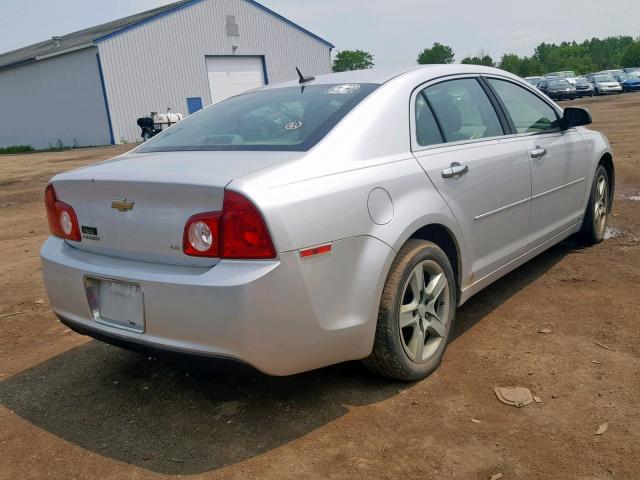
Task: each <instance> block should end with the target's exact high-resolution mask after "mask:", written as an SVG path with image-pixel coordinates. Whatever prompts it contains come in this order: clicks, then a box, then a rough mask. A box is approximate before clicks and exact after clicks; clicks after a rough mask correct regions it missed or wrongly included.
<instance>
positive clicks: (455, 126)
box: [423, 78, 504, 142]
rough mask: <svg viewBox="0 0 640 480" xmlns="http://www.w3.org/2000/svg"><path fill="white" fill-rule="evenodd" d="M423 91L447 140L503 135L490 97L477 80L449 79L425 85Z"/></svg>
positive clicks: (454, 140) (455, 140)
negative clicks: (428, 85)
mask: <svg viewBox="0 0 640 480" xmlns="http://www.w3.org/2000/svg"><path fill="white" fill-rule="evenodd" d="M423 93H424V95H425V97H426V99H427V101H428V102H429V105H430V106H431V109H432V110H433V113H434V114H435V117H436V119H437V121H438V124H439V126H440V129H441V131H442V134H443V135H444V140H445V141H446V142H458V141H463V140H471V139H476V138H485V137H495V136H498V135H503V134H504V131H503V130H502V125H501V124H500V120H499V119H498V115H497V114H496V111H495V109H494V108H493V105H492V104H491V102H490V100H489V97H487V95H486V94H485V92H484V90H483V89H482V87H481V86H480V83H478V81H477V80H476V79H471V78H466V79H460V80H448V81H445V82H442V83H438V84H436V85H433V86H431V87H427V88H426V89H425V90H423Z"/></svg>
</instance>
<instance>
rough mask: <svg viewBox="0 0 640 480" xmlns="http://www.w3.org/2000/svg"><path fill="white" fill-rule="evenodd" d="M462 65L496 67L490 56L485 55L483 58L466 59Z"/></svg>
mask: <svg viewBox="0 0 640 480" xmlns="http://www.w3.org/2000/svg"><path fill="white" fill-rule="evenodd" d="M460 63H464V64H466V65H484V66H485V67H495V66H496V64H495V63H494V61H493V58H491V56H490V55H483V56H482V57H465V58H463V59H462V62H460Z"/></svg>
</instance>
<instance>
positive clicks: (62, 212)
mask: <svg viewBox="0 0 640 480" xmlns="http://www.w3.org/2000/svg"><path fill="white" fill-rule="evenodd" d="M44 204H45V207H46V209H47V219H48V220H49V230H51V234H52V235H55V236H56V237H60V238H64V239H67V240H73V241H75V242H79V241H81V240H82V237H81V236H80V227H79V226H78V219H77V217H76V212H74V211H73V208H71V205H67V204H66V203H64V202H59V201H58V199H57V198H56V192H55V190H54V189H53V185H51V184H49V185H47V189H46V190H45V192H44Z"/></svg>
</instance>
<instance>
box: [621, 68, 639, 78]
mask: <svg viewBox="0 0 640 480" xmlns="http://www.w3.org/2000/svg"><path fill="white" fill-rule="evenodd" d="M623 70H624V73H628V74H629V75H635V76H636V77H640V67H628V68H625V69H623Z"/></svg>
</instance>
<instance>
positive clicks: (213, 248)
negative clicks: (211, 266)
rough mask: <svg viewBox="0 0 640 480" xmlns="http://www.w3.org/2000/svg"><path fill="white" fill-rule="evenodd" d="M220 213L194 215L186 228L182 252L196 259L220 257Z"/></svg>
mask: <svg viewBox="0 0 640 480" xmlns="http://www.w3.org/2000/svg"><path fill="white" fill-rule="evenodd" d="M221 215H222V214H221V213H220V212H209V213H200V214H198V215H194V216H193V217H191V218H190V219H189V220H187V224H186V225H185V227H184V235H183V239H182V250H183V251H184V253H186V254H187V255H191V256H194V257H218V256H220V217H221Z"/></svg>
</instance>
